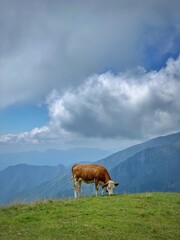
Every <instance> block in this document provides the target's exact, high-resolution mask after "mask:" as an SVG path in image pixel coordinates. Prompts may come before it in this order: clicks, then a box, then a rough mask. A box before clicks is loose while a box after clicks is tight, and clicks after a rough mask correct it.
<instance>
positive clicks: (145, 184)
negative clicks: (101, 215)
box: [110, 142, 180, 193]
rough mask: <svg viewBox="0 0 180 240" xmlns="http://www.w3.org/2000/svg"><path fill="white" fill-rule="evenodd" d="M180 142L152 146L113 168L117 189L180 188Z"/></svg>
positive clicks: (169, 190)
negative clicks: (118, 183)
mask: <svg viewBox="0 0 180 240" xmlns="http://www.w3.org/2000/svg"><path fill="white" fill-rule="evenodd" d="M179 170H180V142H179V143H175V144H169V145H164V146H159V147H155V148H149V149H146V150H143V151H141V152H139V153H137V154H135V155H134V156H132V157H130V158H128V159H127V160H126V161H125V162H122V163H120V164H119V165H117V166H116V167H114V168H112V169H111V170H110V174H111V176H112V177H113V179H115V180H116V181H119V182H120V185H119V186H118V187H117V192H121V193H122V192H123V193H136V192H153V191H155V192H180V174H179Z"/></svg>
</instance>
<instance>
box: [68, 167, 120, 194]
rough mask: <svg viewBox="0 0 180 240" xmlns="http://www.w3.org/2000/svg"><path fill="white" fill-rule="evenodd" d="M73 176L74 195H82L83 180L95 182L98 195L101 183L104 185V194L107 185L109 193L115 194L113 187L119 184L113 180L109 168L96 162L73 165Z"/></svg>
mask: <svg viewBox="0 0 180 240" xmlns="http://www.w3.org/2000/svg"><path fill="white" fill-rule="evenodd" d="M72 178H73V180H74V197H75V198H77V197H79V196H80V195H81V182H82V181H83V182H85V183H92V182H94V183H95V189H96V196H97V195H98V189H99V185H100V186H101V187H102V195H103V194H104V187H107V192H108V193H109V195H112V194H113V188H114V187H115V186H118V185H119V183H116V182H114V181H112V180H111V177H110V175H109V173H108V171H107V169H106V168H105V167H104V166H102V165H96V164H75V165H74V166H73V167H72Z"/></svg>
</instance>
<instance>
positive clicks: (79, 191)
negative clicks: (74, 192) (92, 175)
mask: <svg viewBox="0 0 180 240" xmlns="http://www.w3.org/2000/svg"><path fill="white" fill-rule="evenodd" d="M80 196H81V180H79V181H78V197H80Z"/></svg>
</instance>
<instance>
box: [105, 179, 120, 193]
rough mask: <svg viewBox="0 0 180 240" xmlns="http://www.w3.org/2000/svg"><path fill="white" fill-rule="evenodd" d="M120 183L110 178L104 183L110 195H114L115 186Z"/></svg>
mask: <svg viewBox="0 0 180 240" xmlns="http://www.w3.org/2000/svg"><path fill="white" fill-rule="evenodd" d="M118 185H119V183H117V182H114V181H112V180H110V181H108V182H107V183H106V184H104V187H107V192H108V193H109V195H113V188H114V187H116V186H118Z"/></svg>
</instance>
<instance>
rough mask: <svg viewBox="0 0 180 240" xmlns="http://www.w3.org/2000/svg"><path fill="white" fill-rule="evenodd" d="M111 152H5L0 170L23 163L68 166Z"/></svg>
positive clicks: (89, 160)
mask: <svg viewBox="0 0 180 240" xmlns="http://www.w3.org/2000/svg"><path fill="white" fill-rule="evenodd" d="M109 154H111V152H110V151H106V150H100V149H93V148H77V149H68V150H57V149H49V150H47V151H45V152H38V151H31V152H20V153H4V154H0V171H1V170H3V169H5V168H7V167H8V166H15V165H17V164H21V163H25V164H29V165H39V166H45V165H46V166H57V165H58V164H63V165H65V166H68V165H71V164H73V163H75V162H82V161H85V162H93V161H97V160H98V159H101V158H104V157H105V156H108V155H109Z"/></svg>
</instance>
